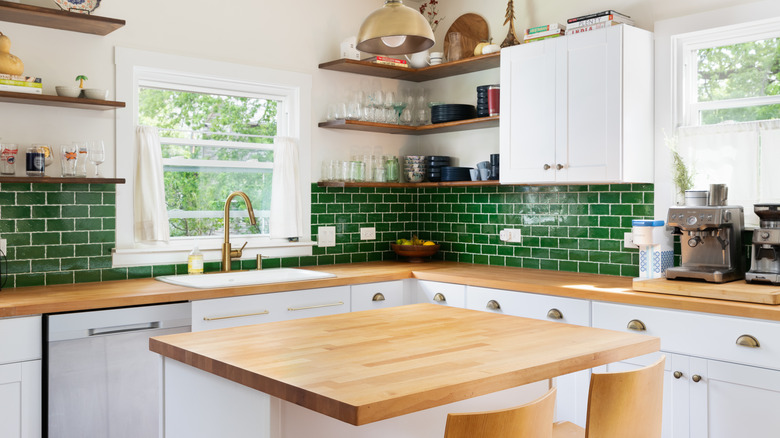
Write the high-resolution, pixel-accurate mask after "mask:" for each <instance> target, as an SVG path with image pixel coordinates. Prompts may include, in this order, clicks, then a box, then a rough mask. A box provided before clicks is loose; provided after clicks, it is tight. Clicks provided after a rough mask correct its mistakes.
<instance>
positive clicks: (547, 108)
mask: <svg viewBox="0 0 780 438" xmlns="http://www.w3.org/2000/svg"><path fill="white" fill-rule="evenodd" d="M559 39H563V38H559ZM556 44H557V43H556V40H555V39H552V40H546V41H539V42H536V43H533V44H527V45H526V44H523V45H518V46H514V47H510V48H506V49H504V50H502V51H501V123H500V128H499V130H500V145H501V146H500V150H501V183H503V184H508V183H510V184H511V183H525V182H552V181H555V168H554V167H553V166H554V163H555V143H556V138H555V133H556V100H557V99H558V96H557V94H556V93H557V91H556V69H557V67H556Z"/></svg>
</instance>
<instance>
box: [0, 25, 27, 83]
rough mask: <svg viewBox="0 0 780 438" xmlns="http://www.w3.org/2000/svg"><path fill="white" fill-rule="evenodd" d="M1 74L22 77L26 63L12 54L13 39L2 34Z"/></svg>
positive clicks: (0, 41)
mask: <svg viewBox="0 0 780 438" xmlns="http://www.w3.org/2000/svg"><path fill="white" fill-rule="evenodd" d="M0 73H3V74H8V75H21V74H22V73H24V63H23V62H22V60H21V59H19V58H18V57H16V56H14V55H12V54H11V39H10V38H8V37H7V36H5V35H3V33H2V32H0Z"/></svg>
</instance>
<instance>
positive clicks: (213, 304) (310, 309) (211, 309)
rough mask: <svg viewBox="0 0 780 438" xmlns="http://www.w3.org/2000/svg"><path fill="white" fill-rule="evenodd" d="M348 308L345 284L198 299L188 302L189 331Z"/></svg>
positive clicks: (348, 292)
mask: <svg viewBox="0 0 780 438" xmlns="http://www.w3.org/2000/svg"><path fill="white" fill-rule="evenodd" d="M349 311H350V288H349V286H336V287H327V288H321V289H304V290H296V291H290V292H276V293H267V294H258V295H246V296H240V297H227V298H215V299H210V300H199V301H193V302H192V331H194V332H196V331H201V330H211V329H217V328H226V327H239V326H244V325H251V324H260V323H263V322H273V321H286V320H291V319H299V318H308V317H310V316H323V315H333V314H337V313H344V312H349Z"/></svg>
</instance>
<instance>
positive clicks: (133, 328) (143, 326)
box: [87, 321, 161, 336]
mask: <svg viewBox="0 0 780 438" xmlns="http://www.w3.org/2000/svg"><path fill="white" fill-rule="evenodd" d="M160 325H161V324H160V321H154V322H143V323H140V324H126V325H115V326H111V327H98V328H91V329H89V330H88V331H87V333H88V334H89V336H100V335H114V334H117V333H130V332H142V331H144V330H156V329H158V328H160Z"/></svg>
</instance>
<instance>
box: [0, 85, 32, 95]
mask: <svg viewBox="0 0 780 438" xmlns="http://www.w3.org/2000/svg"><path fill="white" fill-rule="evenodd" d="M0 91H13V92H14V93H27V94H43V89H41V88H32V87H17V86H16V85H5V84H0Z"/></svg>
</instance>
